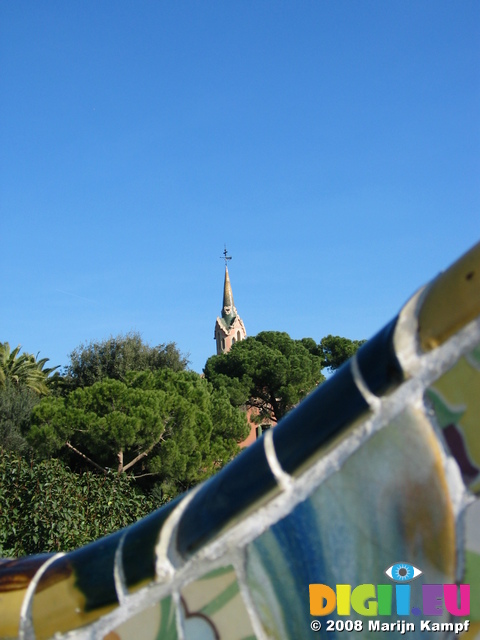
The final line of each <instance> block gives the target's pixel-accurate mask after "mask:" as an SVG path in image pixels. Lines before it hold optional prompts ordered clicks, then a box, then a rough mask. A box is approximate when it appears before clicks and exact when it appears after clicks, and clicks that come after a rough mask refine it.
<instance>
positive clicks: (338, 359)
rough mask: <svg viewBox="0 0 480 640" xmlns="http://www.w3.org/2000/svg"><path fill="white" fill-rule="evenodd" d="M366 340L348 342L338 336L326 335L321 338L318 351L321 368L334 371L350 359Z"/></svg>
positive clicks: (346, 339)
mask: <svg viewBox="0 0 480 640" xmlns="http://www.w3.org/2000/svg"><path fill="white" fill-rule="evenodd" d="M365 342H366V340H349V339H348V338H341V337H340V336H332V335H328V336H326V337H325V338H322V340H321V341H320V344H319V349H320V353H321V357H322V367H325V368H327V369H328V370H329V371H336V369H338V368H340V367H341V366H342V364H343V363H344V362H346V361H347V360H348V359H349V358H351V357H352V356H353V355H354V354H355V353H356V352H357V351H358V349H359V348H360V347H361V346H362V344H365Z"/></svg>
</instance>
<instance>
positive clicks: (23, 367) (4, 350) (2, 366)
mask: <svg viewBox="0 0 480 640" xmlns="http://www.w3.org/2000/svg"><path fill="white" fill-rule="evenodd" d="M21 348H22V347H21V345H18V347H16V348H15V349H14V350H13V351H11V350H10V345H9V343H8V342H0V388H3V387H5V386H6V385H7V384H12V385H15V386H16V387H22V386H23V387H28V388H29V389H31V390H32V391H34V392H35V393H38V394H39V395H47V394H48V386H47V383H48V376H49V375H50V374H51V373H52V372H53V371H55V369H58V367H51V368H46V369H45V368H44V367H45V364H46V363H47V362H48V358H42V360H37V359H36V357H35V356H34V355H32V354H30V353H22V354H20V350H21ZM37 355H38V354H37Z"/></svg>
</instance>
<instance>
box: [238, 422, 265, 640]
mask: <svg viewBox="0 0 480 640" xmlns="http://www.w3.org/2000/svg"><path fill="white" fill-rule="evenodd" d="M267 433H268V432H267ZM246 563H247V559H246V550H245V548H243V549H238V550H237V553H236V554H235V557H234V558H233V562H232V564H233V568H234V570H235V573H236V575H237V582H238V585H239V588H240V594H241V596H242V598H243V602H244V604H245V608H246V610H247V613H248V615H249V618H250V622H251V623H252V627H253V631H254V633H255V635H256V637H257V640H268V637H267V636H266V635H265V631H264V629H263V625H262V622H261V620H260V618H259V616H258V613H257V609H256V607H255V602H254V599H253V598H252V594H251V593H250V589H249V588H248V584H247V575H246V571H245V565H246Z"/></svg>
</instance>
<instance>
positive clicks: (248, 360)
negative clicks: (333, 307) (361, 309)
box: [204, 331, 364, 422]
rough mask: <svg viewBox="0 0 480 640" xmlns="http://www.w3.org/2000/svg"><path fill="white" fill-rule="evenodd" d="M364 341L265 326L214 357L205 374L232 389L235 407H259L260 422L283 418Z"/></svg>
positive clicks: (228, 391) (210, 359)
mask: <svg viewBox="0 0 480 640" xmlns="http://www.w3.org/2000/svg"><path fill="white" fill-rule="evenodd" d="M363 342H364V341H358V340H348V339H347V338H340V337H339V336H327V337H326V338H323V340H322V341H321V342H320V343H319V344H317V343H316V342H315V340H313V339H312V338H303V339H302V340H294V339H293V338H291V337H290V336H289V335H288V334H287V333H283V332H279V331H262V332H261V333H259V334H258V335H257V336H254V337H249V338H246V340H242V341H241V342H236V343H235V344H234V345H233V346H232V349H231V350H230V351H229V352H228V353H226V354H220V355H217V356H212V357H211V358H209V359H208V360H207V363H206V365H205V369H204V373H205V377H206V378H207V380H209V381H210V382H212V384H213V385H214V386H215V387H216V388H218V389H220V388H223V389H225V390H226V391H227V393H228V395H229V397H230V401H231V403H232V404H233V405H234V406H245V407H246V408H252V407H255V408H256V411H257V412H258V420H259V421H262V420H265V419H269V420H272V421H273V422H278V421H279V420H280V419H281V418H282V417H283V416H284V415H285V414H286V413H287V412H288V411H290V409H292V408H293V407H294V406H295V405H296V404H298V402H300V400H301V399H302V398H304V397H305V396H306V395H307V394H308V393H309V392H310V391H312V389H314V388H315V387H316V386H317V385H318V384H320V383H321V382H323V381H324V380H325V377H324V375H323V374H322V372H321V371H322V368H325V367H327V368H328V369H329V370H331V371H333V370H335V369H337V368H338V367H339V366H341V364H343V362H345V361H346V360H347V359H348V358H349V357H351V356H352V355H353V354H354V353H355V351H357V349H358V348H359V346H361V344H363Z"/></svg>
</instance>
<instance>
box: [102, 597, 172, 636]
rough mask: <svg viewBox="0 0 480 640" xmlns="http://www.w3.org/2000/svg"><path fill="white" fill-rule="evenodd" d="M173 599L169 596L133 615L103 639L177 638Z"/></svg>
mask: <svg viewBox="0 0 480 640" xmlns="http://www.w3.org/2000/svg"><path fill="white" fill-rule="evenodd" d="M177 638H178V635H177V626H176V619H175V606H174V604H173V599H172V598H171V597H170V596H168V597H167V598H164V599H163V600H161V601H160V602H159V603H158V604H156V605H155V606H153V607H148V608H147V609H145V610H143V611H141V612H140V613H138V614H136V615H134V616H132V617H131V618H129V620H127V621H126V622H124V623H122V624H120V625H118V627H116V628H115V629H114V630H113V631H110V632H109V633H107V634H106V635H105V636H104V637H103V640H140V639H141V640H177Z"/></svg>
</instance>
